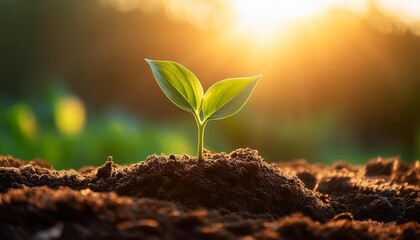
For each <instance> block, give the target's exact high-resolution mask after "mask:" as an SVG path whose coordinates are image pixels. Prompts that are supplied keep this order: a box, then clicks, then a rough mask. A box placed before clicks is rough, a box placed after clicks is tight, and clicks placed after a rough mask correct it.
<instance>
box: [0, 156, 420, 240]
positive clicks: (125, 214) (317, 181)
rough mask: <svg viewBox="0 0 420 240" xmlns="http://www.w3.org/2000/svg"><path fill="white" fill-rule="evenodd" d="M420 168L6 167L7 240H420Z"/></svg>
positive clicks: (159, 162) (0, 200) (246, 160)
mask: <svg viewBox="0 0 420 240" xmlns="http://www.w3.org/2000/svg"><path fill="white" fill-rule="evenodd" d="M419 192H420V166H419V163H418V162H416V163H415V164H407V163H404V162H402V161H401V160H400V159H399V158H390V159H381V158H377V159H372V160H370V161H369V162H368V163H367V164H366V165H365V166H351V165H349V164H347V163H344V162H338V163H336V164H334V165H331V166H325V165H319V164H308V163H307V162H306V161H304V160H297V161H294V162H289V163H271V164H269V163H267V162H265V161H264V159H262V158H261V157H260V156H259V155H258V152H257V151H255V150H251V149H238V150H236V151H233V152H231V153H229V154H226V153H218V154H212V153H209V152H206V153H205V154H204V158H203V160H201V161H198V160H197V159H196V158H193V157H190V156H187V155H169V156H165V155H160V156H158V155H152V156H149V157H148V158H147V160H146V161H144V162H141V163H137V164H132V165H126V166H119V165H117V164H115V163H114V162H113V160H112V157H109V158H108V159H107V160H106V161H105V163H104V164H103V165H102V166H100V167H91V166H87V167H84V168H82V169H79V170H77V171H76V170H60V171H58V170H54V169H53V168H52V167H51V166H50V165H49V164H48V163H46V162H44V161H42V160H33V161H22V160H18V159H14V158H13V157H11V156H3V157H0V239H243V240H250V239H420V224H419V223H420V194H419Z"/></svg>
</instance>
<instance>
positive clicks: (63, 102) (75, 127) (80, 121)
mask: <svg viewBox="0 0 420 240" xmlns="http://www.w3.org/2000/svg"><path fill="white" fill-rule="evenodd" d="M54 118H55V123H56V125H57V128H58V130H59V131H60V133H61V134H63V135H66V136H75V135H77V134H79V133H80V132H81V131H82V130H83V127H84V125H85V121H86V111H85V107H84V105H83V103H82V102H81V101H80V100H79V99H77V98H75V97H64V98H61V99H60V100H58V102H57V104H56V106H55V111H54Z"/></svg>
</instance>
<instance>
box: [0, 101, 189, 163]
mask: <svg viewBox="0 0 420 240" xmlns="http://www.w3.org/2000/svg"><path fill="white" fill-rule="evenodd" d="M69 96H71V95H69V94H66V95H62V96H55V97H54V98H51V99H39V100H36V101H34V100H31V101H20V102H16V103H12V104H8V105H5V104H4V101H1V102H0V103H1V106H7V107H5V108H2V111H1V112H2V114H1V117H0V126H1V128H0V153H1V154H3V155H8V154H10V155H13V156H15V157H18V158H21V159H34V158H42V159H44V160H46V161H47V162H49V163H51V164H52V165H53V166H54V167H56V168H58V169H61V168H80V167H82V166H85V165H100V164H102V163H103V162H104V161H105V160H106V158H107V156H109V155H112V156H114V160H115V161H116V162H118V163H130V162H138V161H142V160H144V159H146V157H147V156H148V155H150V154H152V153H155V152H156V153H161V152H163V153H172V152H173V153H188V154H191V153H192V152H193V151H194V150H193V149H194V148H193V147H191V146H194V145H195V144H191V142H195V141H194V140H193V139H192V141H190V140H191V139H189V138H187V137H186V135H185V133H183V131H182V128H176V127H174V126H165V124H164V123H162V124H156V123H155V124H154V125H152V124H151V123H146V122H142V121H139V120H138V119H136V118H135V117H132V116H129V115H128V114H127V113H123V112H121V111H119V110H109V111H107V112H105V113H102V114H91V115H88V118H87V121H86V122H84V123H83V124H84V126H83V129H80V132H78V133H75V134H72V135H68V134H66V133H65V132H63V131H61V130H60V125H57V122H56V114H55V112H56V111H60V110H61V111H63V109H59V108H57V107H55V105H56V102H57V101H60V100H61V99H64V98H69ZM71 97H72V98H75V97H74V96H71ZM62 107H65V106H62ZM72 110H74V109H71V108H70V109H67V111H70V114H72V113H71V111H72Z"/></svg>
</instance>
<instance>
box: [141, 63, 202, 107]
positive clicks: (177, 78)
mask: <svg viewBox="0 0 420 240" xmlns="http://www.w3.org/2000/svg"><path fill="white" fill-rule="evenodd" d="M145 60H146V62H147V63H149V65H150V67H151V68H152V72H153V75H154V76H155V79H156V81H157V82H158V84H159V86H160V88H161V89H162V91H163V92H164V93H165V94H166V96H167V97H168V98H169V99H170V100H171V101H172V102H173V103H174V104H175V105H177V106H178V107H180V108H182V109H184V110H185V111H188V112H198V111H199V110H200V108H201V105H202V102H203V95H204V91H203V87H202V86H201V83H200V81H199V80H198V79H197V77H196V76H195V75H194V74H193V73H192V72H191V71H190V70H188V69H187V68H186V67H184V66H182V65H181V64H179V63H176V62H172V61H154V60H149V59H145Z"/></svg>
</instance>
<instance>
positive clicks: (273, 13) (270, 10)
mask: <svg viewBox="0 0 420 240" xmlns="http://www.w3.org/2000/svg"><path fill="white" fill-rule="evenodd" d="M346 2H347V3H346ZM351 2H352V3H348V1H340V0H339V1H337V0H335V1H334V0H329V1H328V0H323V1H322V0H319V1H313V0H299V1H292V0H284V1H279V0H259V1H255V0H233V2H232V4H233V5H232V8H233V11H234V12H235V14H236V20H235V30H234V32H235V34H236V35H239V36H241V35H243V36H250V37H251V38H252V39H253V40H254V41H258V42H261V43H264V42H265V43H267V42H269V41H270V40H271V39H273V38H274V37H276V38H278V37H279V35H280V36H281V35H282V34H285V33H286V32H287V31H289V30H291V29H292V27H293V26H295V24H297V23H299V22H303V21H309V20H310V19H311V18H312V17H315V16H318V15H321V14H323V13H325V12H326V11H327V10H329V9H330V8H332V7H334V6H340V7H346V8H352V10H360V9H363V8H364V6H363V5H365V4H366V1H360V0H359V1H357V0H355V1H351Z"/></svg>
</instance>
